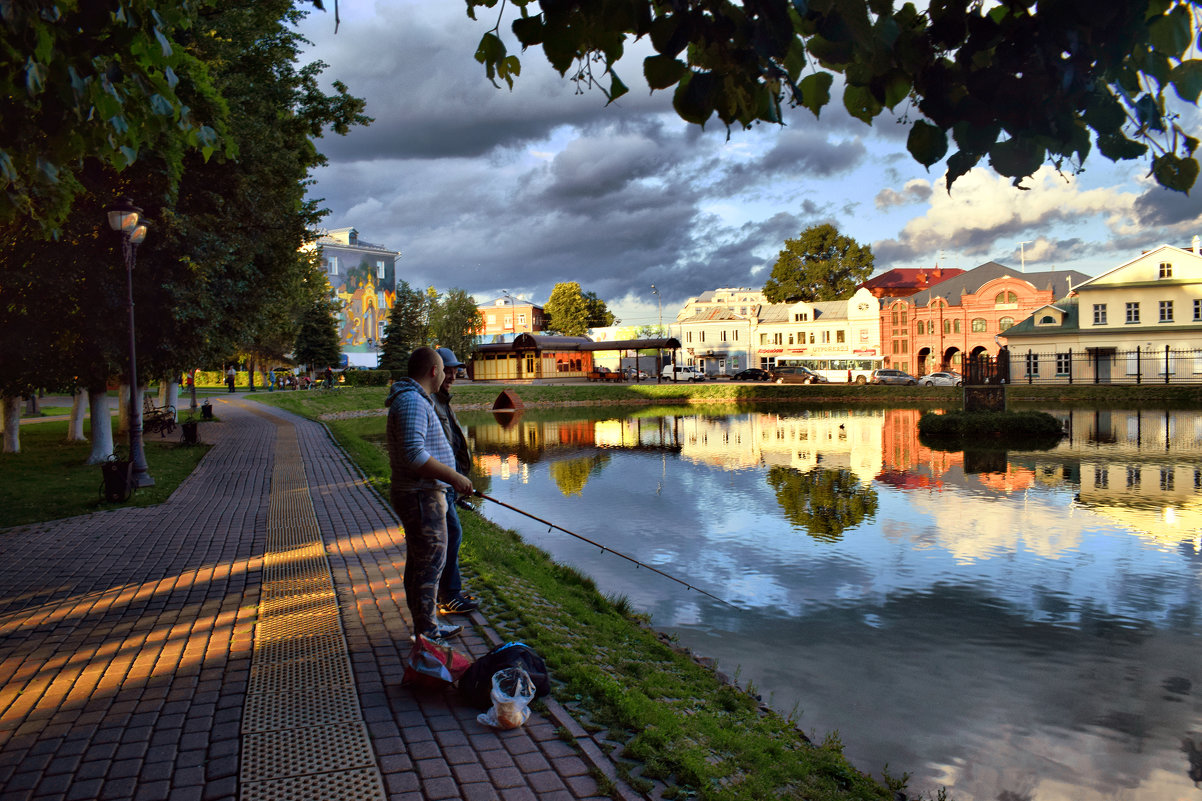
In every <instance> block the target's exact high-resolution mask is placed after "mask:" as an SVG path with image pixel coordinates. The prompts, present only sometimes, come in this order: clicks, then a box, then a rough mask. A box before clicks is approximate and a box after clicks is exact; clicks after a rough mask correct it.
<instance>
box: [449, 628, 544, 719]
mask: <svg viewBox="0 0 1202 801" xmlns="http://www.w3.org/2000/svg"><path fill="white" fill-rule="evenodd" d="M508 667H520V668H522V669H523V670H525V671H526V673H527V674H529V676H530V678H531V680H532V681H533V682H534V697H535V698H542V697H543V696H544V695H549V694H550V693H551V677H550V675H548V673H547V664H546V663H545V662H543V658H542V657H541V656H539V655H538V654H537V653H536V652H535V650H534V649H533V648H531V647H530V646H528V645H526V644H525V643H521V642H507V643H504V644H502V645H498V646H497V647H496V648H493V649H492V650H491V651H489V652H488V653H486V654H485V655H484V656H482V657H480V658H479V659H477V660H476V661H475V662H473V663H472V666H471V667H469V668H468V669H467V671H466V672H465V673H464V674H463V675H462V676H460V677H459V692H460V693H461V694H462V695H463V697H464V698H465V699H467V702H468V703H469V704H471V705H472V706H474V707H477V708H479V709H486V708H488V707H490V706H492V677H493V674H494V673H496V672H497V671H498V670H504V669H505V668H508Z"/></svg>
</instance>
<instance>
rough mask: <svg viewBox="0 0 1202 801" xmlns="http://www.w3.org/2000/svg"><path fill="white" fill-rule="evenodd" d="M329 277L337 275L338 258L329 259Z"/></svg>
mask: <svg viewBox="0 0 1202 801" xmlns="http://www.w3.org/2000/svg"><path fill="white" fill-rule="evenodd" d="M330 275H338V257H337V256H331V257H330Z"/></svg>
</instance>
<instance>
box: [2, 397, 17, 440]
mask: <svg viewBox="0 0 1202 801" xmlns="http://www.w3.org/2000/svg"><path fill="white" fill-rule="evenodd" d="M0 411H2V412H3V415H2V416H3V417H4V452H5V453H20V452H21V399H20V397H18V396H16V395H9V396H8V397H4V398H0Z"/></svg>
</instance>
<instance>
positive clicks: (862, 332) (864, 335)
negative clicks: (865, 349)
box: [860, 328, 868, 342]
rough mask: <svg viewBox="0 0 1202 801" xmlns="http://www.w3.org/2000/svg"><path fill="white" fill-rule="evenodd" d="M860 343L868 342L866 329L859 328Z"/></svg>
mask: <svg viewBox="0 0 1202 801" xmlns="http://www.w3.org/2000/svg"><path fill="white" fill-rule="evenodd" d="M860 341H861V342H867V341H868V329H867V328H861V329H860Z"/></svg>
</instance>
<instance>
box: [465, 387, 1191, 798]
mask: <svg viewBox="0 0 1202 801" xmlns="http://www.w3.org/2000/svg"><path fill="white" fill-rule="evenodd" d="M1053 411H1054V410H1053ZM598 413H601V414H603V413H604V410H596V409H591V410H589V411H588V412H586V413H576V412H574V411H572V410H563V411H561V412H559V413H558V416H556V415H551V414H546V413H527V414H526V415H524V416H522V417H520V418H518V419H517V420H516V421H508V422H510V424H509V426H508V427H506V426H503V425H502V424H501V423H500V422H498V421H497V420H494V419H493V417H492V416H491V415H489V414H477V415H464V416H463V417H464V423H465V424H466V425H467V427H468V428H469V433H470V437H471V439H472V440H473V441H474V452H475V454H476V456H477V461H478V463H479V465H480V467H481V468H482V469H483V470H484V471H485V472H487V473H488V475H489V476H490V478H489V482H490V484H491V489H490V490H486V491H488V492H489V493H490V494H492V495H494V496H495V497H497V498H498V499H500V500H504V501H506V502H508V503H512V504H514V505H515V506H518V507H520V508H523V509H526V510H527V511H529V512H531V513H533V514H536V515H539V516H540V517H545V518H547V519H548V520H551V521H553V522H556V523H559V524H561V525H563V526H565V527H567V528H569V529H572V530H573V531H576V532H578V533H580V534H582V535H584V536H587V537H590V538H592V539H595V540H598V541H600V542H603V543H605V544H607V545H609V546H611V547H613V548H615V549H617V550H620V551H623V552H626V553H629V554H631V555H633V556H636V557H638V558H640V559H642V560H644V561H646V562H648V563H650V564H654V565H655V566H657V567H659V568H660V569H662V570H664V571H666V572H669V573H672V574H674V575H678V576H681V577H685V578H687V579H688V580H689V581H690V582H691V583H694V584H696V585H698V586H700V587H702V588H704V589H705V590H706V591H708V592H712V593H713V594H715V595H717V596H719V597H722V598H726V599H728V600H729V601H730V602H731V603H733V604H734V605H735V606H736V607H737V609H731V608H729V607H725V606H723V605H721V604H718V603H716V602H714V601H712V600H710V599H708V598H706V597H705V596H703V595H701V594H699V593H696V592H690V591H689V590H687V589H685V588H683V587H681V586H680V585H677V584H675V583H672V582H670V581H668V580H666V579H662V578H660V577H658V576H656V575H655V574H653V573H651V572H650V571H646V570H636V569H634V567H633V566H631V565H630V564H629V563H627V562H625V561H624V560H621V559H618V558H616V557H613V556H612V555H609V556H606V555H601V554H599V553H598V551H597V549H595V548H592V547H590V546H588V545H586V544H584V543H581V542H579V541H578V540H575V539H573V538H571V537H568V536H567V535H564V534H562V533H560V532H547V530H546V528H545V527H542V526H540V525H539V524H537V523H534V522H532V521H529V520H528V519H526V518H523V517H520V516H518V515H516V514H514V513H512V512H509V511H507V510H505V509H502V508H500V507H497V506H495V505H487V506H486V508H485V510H484V511H485V512H486V514H487V515H488V516H489V517H490V518H492V519H494V520H496V521H497V522H499V523H501V524H502V525H505V526H507V527H510V528H514V529H516V530H518V531H519V532H521V533H522V535H523V537H524V538H525V539H526V540H527V541H529V542H531V543H534V544H536V545H538V546H540V547H542V548H543V549H545V550H547V551H548V552H550V553H551V554H552V555H553V556H554V558H555V559H557V560H559V561H562V562H567V563H570V564H573V565H575V566H577V567H579V568H581V569H582V570H584V571H585V572H587V573H589V574H590V575H592V576H593V577H594V578H595V579H596V580H597V583H598V586H599V587H600V588H601V589H602V591H603V592H606V593H608V594H621V595H626V596H628V597H629V598H630V600H631V601H632V602H633V604H634V606H635V607H636V608H637V609H639V610H640V611H645V612H647V613H649V614H650V615H651V616H652V619H653V622H654V624H655V626H656V627H657V628H659V629H661V630H664V631H669V632H674V633H676V634H677V635H678V636H679V637H680V640H681V642H682V643H683V644H685V645H688V646H690V647H692V648H694V649H695V650H697V651H699V652H700V653H703V654H706V655H708V656H713V657H715V658H717V659H718V661H719V667H720V668H721V669H723V670H725V671H727V672H729V673H734V672H736V670H737V671H738V675H739V678H740V681H741V682H743V683H746V682H752V683H754V684H755V686H756V687H757V688H758V690H759V691H760V692H761V693H762V694H763V697H764V699H765V700H767V701H769V702H770V703H772V705H773V706H774V707H775V708H777V709H778V710H780V711H781V712H782V713H785V714H788V713H790V712H795V713H797V714H800V719H801V723H802V726H803V728H805V729H806V730H807V731H808V732H811V733H814V734H816V735H817V736H819V737H821V736H823V735H824V734H825V733H827V732H829V731H832V730H837V731H838V732H839V734H840V736H841V738H842V739H843V741H844V743H845V744H846V753H847V754H848V756H849V757H850V758H851V759H852V760H853V761H854V762H855V763H856V764H857V765H859V766H860V767H861V768H862V769H864V770H867V771H869V772H872V773H875V774H878V775H879V773H880V770H881V768H883V767H884V766H885V765H886V764H887V765H888V766H889V768H890V771H891V772H892V773H894V774H900V773H901V772H902V771H909V772H910V773H911V774H912V777H913V778H912V780H911V784H910V789H911V790H912V791H914V792H921V791H932V790H935V789H937V788H938V787H940V786H946V787H947V788H948V789H949V791H951V795H952V797H953V798H955V799H958V800H959V801H986V800H988V801H994V800H995V799H1001V800H1002V801H1061V800H1063V801H1083V800H1088V799H1151V800H1152V801H1162V800H1169V799H1190V800H1191V801H1199V800H1200V799H1202V790H1200V789H1199V784H1198V783H1197V781H1196V780H1202V636H1200V634H1199V623H1200V622H1202V414H1200V413H1195V412H1167V413H1166V412H1156V413H1149V412H1146V411H1145V412H1142V413H1136V412H1133V411H1132V412H1129V411H1117V410H1115V411H1108V412H1098V413H1094V412H1088V413H1082V412H1080V411H1076V412H1073V413H1072V414H1070V413H1069V412H1059V411H1055V412H1054V413H1056V414H1057V415H1058V416H1060V417H1062V419H1063V420H1064V422H1065V425H1066V427H1068V429H1069V430H1070V431H1071V437H1070V438H1069V439H1066V440H1065V441H1064V442H1062V444H1061V445H1060V446H1059V447H1057V448H1056V449H1055V450H1052V451H1048V452H1043V453H1019V452H1010V453H1009V454H1007V455H1006V456H1005V457H1003V458H997V457H983V458H981V457H976V456H973V455H971V454H970V455H969V456H967V457H966V456H965V455H964V454H961V453H956V454H949V453H941V452H936V451H930V450H928V449H925V448H923V447H922V446H920V445H919V443H918V440H917V437H916V434H915V423H916V421H917V419H918V416H919V412H917V411H914V410H891V411H880V410H872V411H868V410H851V411H848V410H830V409H824V410H819V411H815V410H811V411H808V412H806V411H797V410H792V411H788V412H781V413H765V412H755V413H742V414H731V415H712V414H688V415H684V416H674V415H667V416H665V415H664V413H663V412H662V411H659V412H656V411H653V410H640V411H639V412H637V413H636V415H635V416H632V417H621V418H604V417H597V418H587V417H584V416H583V414H598ZM1191 777H1192V778H1191Z"/></svg>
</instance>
